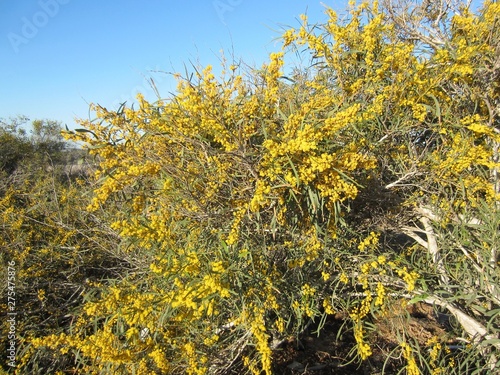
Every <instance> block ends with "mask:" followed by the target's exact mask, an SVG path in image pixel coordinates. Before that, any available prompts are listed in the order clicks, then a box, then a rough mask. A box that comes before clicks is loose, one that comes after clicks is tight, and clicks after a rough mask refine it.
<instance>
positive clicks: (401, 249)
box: [0, 2, 500, 374]
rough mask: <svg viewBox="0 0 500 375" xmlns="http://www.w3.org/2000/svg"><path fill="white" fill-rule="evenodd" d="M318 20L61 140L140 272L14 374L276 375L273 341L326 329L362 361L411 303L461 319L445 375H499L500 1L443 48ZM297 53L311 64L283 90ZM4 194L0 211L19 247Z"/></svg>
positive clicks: (92, 303) (362, 9) (363, 19)
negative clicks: (472, 372) (252, 65)
mask: <svg viewBox="0 0 500 375" xmlns="http://www.w3.org/2000/svg"><path fill="white" fill-rule="evenodd" d="M325 13H326V16H327V17H328V20H327V21H326V22H325V23H324V24H323V25H315V26H311V25H309V24H308V18H307V17H306V16H302V17H301V18H300V20H301V21H300V26H299V27H298V28H297V29H290V30H287V31H285V33H284V34H283V49H282V51H280V52H276V53H272V54H271V55H270V56H269V62H268V63H267V64H264V65H263V66H262V67H261V69H260V70H253V71H250V72H247V73H246V74H245V72H243V71H242V70H241V68H240V67H238V66H236V65H230V66H229V67H228V66H227V64H226V63H225V62H224V63H223V66H222V68H223V71H222V73H221V76H220V77H216V76H215V74H214V73H213V72H214V69H213V68H212V67H211V66H207V67H206V68H204V69H203V68H199V67H194V68H193V69H194V73H193V76H192V78H191V79H186V78H182V77H181V76H176V77H177V79H178V87H177V93H176V94H175V95H173V96H172V97H170V98H168V99H163V100H158V101H157V102H149V101H147V100H145V99H144V97H142V96H141V95H139V96H138V98H137V100H138V106H137V108H133V107H127V106H126V105H125V104H124V105H122V106H121V107H120V108H118V109H116V110H107V109H105V108H103V107H101V106H98V105H95V106H93V107H92V108H93V110H94V112H95V114H96V119H95V120H93V121H81V126H82V129H77V130H75V131H67V132H66V136H67V138H68V139H70V140H73V141H80V142H84V143H85V145H86V147H87V148H88V150H89V153H90V154H91V155H93V156H94V157H95V158H96V160H97V161H98V169H97V171H96V173H95V176H94V177H95V178H94V181H93V183H94V185H93V186H94V194H93V196H92V198H91V199H89V201H88V202H86V203H87V204H86V206H87V207H86V211H83V210H82V211H81V213H82V215H83V214H84V213H83V212H85V215H89V216H88V217H94V216H99V217H101V220H102V223H103V224H102V225H103V227H105V228H107V230H108V231H109V232H108V233H107V234H109V235H111V234H113V235H115V236H117V241H119V243H120V250H123V254H122V256H123V257H124V258H125V259H127V261H128V262H130V261H131V260H134V259H135V260H136V262H137V264H136V265H135V267H131V268H130V270H129V271H128V272H124V273H123V274H121V275H120V277H116V278H113V279H111V280H107V281H106V282H104V283H94V284H91V285H89V286H88V287H87V288H86V289H85V293H84V298H85V301H84V302H83V303H82V304H81V306H79V307H78V311H77V313H75V319H74V321H72V324H70V325H67V326H65V327H64V329H62V330H59V331H58V332H52V331H51V332H46V334H45V333H40V334H38V335H35V334H33V335H31V336H28V337H27V338H26V345H27V347H29V348H28V349H27V350H26V354H25V357H26V360H25V361H26V363H32V362H33V361H35V360H34V359H33V358H36V354H35V353H37V352H42V351H43V350H45V351H46V352H47V353H52V355H54V356H57V355H58V356H61V357H62V358H66V362H65V363H64V364H61V366H60V367H61V368H64V367H65V366H66V367H67V368H69V365H67V362H68V361H69V360H68V358H70V359H77V361H76V363H77V365H76V366H79V367H78V369H79V370H81V371H82V372H83V373H93V374H103V373H109V374H111V373H112V374H128V373H188V374H205V373H207V374H208V373H218V372H222V371H223V369H226V370H227V368H226V367H225V366H232V365H234V366H242V367H244V368H245V369H246V370H247V371H248V372H249V373H254V374H260V373H265V374H271V373H273V371H274V370H275V369H274V368H273V350H274V349H276V348H277V347H278V346H279V343H283V342H284V341H285V340H286V338H287V337H288V336H290V335H292V336H296V335H299V334H300V333H301V332H302V331H303V330H304V327H307V326H309V325H311V324H312V323H314V324H315V325H316V330H317V332H318V333H320V332H321V330H322V328H323V326H324V324H325V321H326V319H327V318H328V317H329V316H333V315H335V314H337V313H339V314H341V316H344V317H345V320H346V322H347V323H348V324H344V325H343V326H342V327H343V329H345V330H348V331H349V332H350V333H352V337H353V340H354V341H353V346H354V348H353V350H352V351H351V353H353V356H354V357H355V360H357V361H364V360H368V359H369V358H370V357H371V356H372V354H373V353H374V351H375V350H376V345H374V343H373V341H372V340H373V339H374V338H373V336H374V335H373V332H374V327H376V326H377V324H379V322H380V320H383V319H384V317H386V316H387V314H388V310H389V309H390V306H394V304H395V303H399V301H401V300H404V301H406V302H405V304H408V305H410V304H412V303H414V302H416V301H420V302H423V303H428V304H433V305H435V306H439V307H440V308H441V309H442V310H443V311H445V312H446V314H449V315H450V316H454V318H456V319H457V320H458V327H460V329H456V330H453V329H450V331H451V332H450V335H452V334H453V335H455V337H457V338H460V339H461V340H462V341H465V340H469V342H470V343H471V349H470V350H469V351H468V352H467V353H468V354H467V355H464V356H461V357H460V356H457V361H456V362H460V363H457V366H456V367H454V368H457V369H464V368H468V367H467V366H469V365H471V366H475V367H474V368H475V369H477V371H478V373H479V372H480V371H482V370H484V369H486V368H487V367H488V366H489V369H491V368H494V367H495V366H497V364H496V363H497V362H495V361H494V359H495V356H494V350H497V349H498V344H496V341H495V340H496V336H495V335H496V334H498V331H499V325H498V322H497V315H498V314H497V313H496V311H497V309H498V307H499V306H500V289H499V287H500V286H499V285H498V276H499V275H498V267H497V264H496V262H497V259H496V258H497V251H498V248H497V247H498V245H497V243H498V234H497V230H498V222H499V221H498V220H499V219H498V218H499V216H498V215H499V213H498V201H499V193H500V189H499V181H498V168H499V159H498V151H499V146H498V145H499V142H500V136H499V132H500V130H499V119H498V102H499V100H500V97H499V95H500V91H499V83H498V82H500V81H499V80H498V77H499V75H498V71H499V68H498V66H497V65H498V63H497V62H498V52H499V50H500V48H499V44H500V43H499V42H498V36H499V35H498V33H499V32H498V29H499V28H498V27H497V26H498V23H499V7H498V4H496V3H490V2H486V3H485V4H484V8H483V9H482V10H481V14H480V15H474V14H473V13H471V12H470V11H468V10H466V9H462V10H457V13H456V14H455V15H453V16H451V13H450V18H448V19H447V18H446V17H442V18H441V22H444V23H445V24H443V25H441V26H443V27H445V26H446V27H445V30H446V32H447V34H446V35H447V38H448V39H447V40H446V43H437V42H436V43H434V42H432V40H431V41H429V39H428V38H427V37H426V35H427V34H425V33H423V34H418V33H417V31H418V30H417V31H415V30H410V31H408V30H405V29H402V28H403V27H404V26H402V25H401V24H400V23H398V22H397V18H394V17H395V16H394V14H393V13H390V12H388V10H387V8H384V7H383V6H379V4H378V2H361V3H360V4H358V5H356V4H355V3H354V2H351V5H350V9H349V15H348V17H347V18H346V19H344V20H339V17H338V16H337V14H336V13H335V12H334V11H333V10H332V9H327V10H326V12H325ZM391 17H393V18H391ZM422 22H423V21H422ZM423 26H424V25H423ZM409 32H410V34H411V33H413V34H411V35H412V37H409V38H406V37H405V35H406V34H407V33H409ZM436 32H437V31H436ZM415 33H417V34H415ZM419 38H420V39H419ZM294 51H295V52H297V51H299V53H300V51H304V53H305V55H304V56H313V57H312V60H311V61H310V65H309V67H308V68H306V69H305V71H303V72H297V73H296V74H295V75H294V76H293V77H291V78H289V80H285V79H283V77H284V75H285V71H286V68H287V65H286V61H287V54H288V53H289V52H294ZM14 194H15V193H14V192H12V191H11V192H6V193H5V194H3V195H2V201H0V204H1V205H2V209H3V211H2V215H3V217H4V220H6V222H9V225H11V228H13V229H12V230H18V229H19V228H21V227H22V226H23V222H22V220H21V221H19V219H17V220H14V211H13V209H12V202H11V200H12V199H13V198H12V197H13V196H14ZM64 194H66V195H65V199H66V200H68V201H70V200H71V194H69V193H68V192H66V193H64ZM68 207H69V206H68ZM92 215H94V216H92ZM64 232H65V233H64V235H63V233H60V237H57V240H58V241H63V242H66V241H68V240H69V239H70V238H72V237H71V236H72V234H68V233H73V232H67V231H64ZM65 236H67V237H65ZM118 238H119V240H118ZM51 241H52V240H51ZM80 241H84V239H80ZM51 243H52V242H51ZM78 244H79V243H78ZM99 244H102V243H101V242H99ZM76 245H77V244H76V243H75V246H76ZM103 246H105V245H104V244H103ZM25 252H29V250H28V251H27V250H23V251H19V254H18V255H17V256H18V257H19V259H22V257H24V256H28V255H25ZM30 272H31V271H30ZM39 289H41V288H39ZM33 294H34V296H35V299H36V300H37V301H39V303H42V302H43V301H45V298H47V296H48V293H47V292H45V294H43V293H42V292H37V290H34V291H33ZM36 296H38V298H36ZM464 316H466V317H467V318H468V319H465V318H464ZM398 334H401V335H402V336H403V337H406V336H407V333H406V332H398ZM276 343H277V344H276ZM432 345H435V344H429V347H430V348H431V349H430V351H428V352H425V353H424V352H422V351H421V350H420V349H419V348H418V346H417V345H416V344H414V343H413V341H411V340H401V341H400V342H397V343H395V347H399V348H400V353H401V361H400V365H401V366H406V367H405V369H406V373H408V374H419V373H421V372H422V371H421V369H420V368H419V366H422V364H423V363H427V364H428V368H429V369H432V370H434V371H439V369H440V368H445V367H446V368H447V369H448V370H449V369H451V368H452V366H451V365H449V363H451V359H449V357H446V358H444V359H443V358H441V357H439V356H440V355H441V351H440V349H439V350H438V349H437V346H432ZM436 345H437V344H436ZM438 352H439V353H438ZM55 353H56V354H57V355H56V354H55ZM471 353H472V354H474V353H476V354H477V353H481V354H482V357H481V358H483V359H481V360H478V361H475V362H474V361H473V360H472V359H471V358H473V357H474V356H473V355H472V354H471ZM492 353H493V354H492ZM490 354H491V356H490ZM488 356H489V357H488ZM486 358H488V359H486ZM458 359H460V361H459V360H458ZM30 361H31V362H30ZM472 363H473V364H472ZM454 365H455V362H454ZM481 366H482V367H481ZM497 367H498V366H497ZM452 371H455V370H452ZM457 371H458V370H457Z"/></svg>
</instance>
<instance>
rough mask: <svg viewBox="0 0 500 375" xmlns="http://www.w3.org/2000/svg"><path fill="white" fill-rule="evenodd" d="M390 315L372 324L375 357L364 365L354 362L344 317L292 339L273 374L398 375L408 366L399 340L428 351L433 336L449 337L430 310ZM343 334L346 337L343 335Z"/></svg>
mask: <svg viewBox="0 0 500 375" xmlns="http://www.w3.org/2000/svg"><path fill="white" fill-rule="evenodd" d="M390 311H391V312H390V313H388V314H386V316H384V317H383V318H381V319H378V320H377V321H372V324H373V327H374V330H373V331H372V332H371V333H370V334H369V335H370V336H369V337H370V342H371V347H372V351H373V354H372V356H371V357H370V358H369V359H367V360H366V361H364V362H363V363H362V364H361V365H359V364H357V363H356V362H353V357H354V355H355V351H354V350H353V348H354V346H355V340H354V337H353V335H352V332H351V331H350V330H349V329H347V328H348V327H346V326H344V327H343V325H344V323H345V320H344V319H343V317H342V316H339V315H337V316H335V317H331V318H330V319H329V320H328V321H327V322H326V323H325V326H324V328H323V330H322V331H321V333H320V335H319V336H318V335H317V333H316V332H315V327H311V328H310V329H309V330H308V331H306V332H304V334H303V335H302V336H301V337H299V338H290V339H289V340H288V341H286V342H285V343H284V344H283V345H282V346H281V347H280V348H279V349H277V350H276V351H275V353H274V358H273V363H274V368H273V372H274V373H275V374H280V375H297V374H304V375H306V374H311V375H327V374H335V375H353V374H362V375H368V374H373V375H375V374H382V372H383V373H384V374H396V373H397V372H398V371H400V370H401V368H402V367H403V366H404V365H405V364H404V362H403V361H402V359H401V357H400V354H399V351H398V350H394V349H397V347H398V344H399V339H398V337H399V338H401V337H402V335H403V333H404V334H405V336H406V337H410V338H411V339H412V340H416V341H417V342H418V344H419V345H420V347H425V346H426V342H427V340H429V339H430V338H431V337H433V336H441V337H442V336H445V335H446V330H445V328H446V324H447V322H446V319H443V317H442V316H440V315H439V314H437V313H436V312H435V311H434V310H433V308H432V307H431V306H427V305H425V304H414V305H411V306H409V307H407V308H403V307H402V306H393V307H392V308H391V309H390ZM340 332H343V333H340Z"/></svg>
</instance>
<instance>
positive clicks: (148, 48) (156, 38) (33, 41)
mask: <svg viewBox="0 0 500 375" xmlns="http://www.w3.org/2000/svg"><path fill="white" fill-rule="evenodd" d="M323 3H326V4H328V5H329V6H332V7H333V8H334V9H337V10H339V11H343V10H344V9H345V7H346V1H343V0H342V1H338V0H337V1H328V0H326V1H323ZM321 4H322V3H321V2H320V1H319V0H272V1H271V0H267V1H266V0H198V1H195V0H191V1H188V0H142V1H139V0H121V1H97V0H86V1H84V0H22V1H20V0H1V1H0V118H3V119H8V118H9V117H14V116H17V115H26V116H28V117H29V118H30V119H31V120H34V119H52V120H58V121H61V122H62V123H63V124H67V125H68V127H70V128H74V127H75V123H74V118H75V117H78V118H89V116H90V118H91V117H92V114H89V110H88V104H89V103H91V102H93V103H99V104H101V105H103V106H105V107H107V108H112V107H114V106H117V105H118V103H120V102H123V101H128V102H130V101H131V100H133V98H134V97H135V94H136V93H137V92H138V91H141V92H143V93H144V94H145V96H146V98H149V99H154V93H153V91H152V89H151V88H150V86H149V85H148V84H147V82H146V77H152V78H153V79H154V80H155V82H156V84H157V86H158V88H159V91H160V94H161V95H162V96H164V97H167V96H168V94H169V92H172V91H173V90H175V80H174V79H173V78H172V77H171V76H169V75H167V74H164V73H159V72H183V71H184V64H186V65H187V66H188V68H189V66H190V64H191V63H194V64H200V65H201V66H206V65H208V64H212V65H214V66H216V65H217V64H218V62H219V59H220V56H221V55H220V51H221V50H224V51H225V55H226V56H227V57H228V58H230V56H231V55H232V54H234V56H235V58H236V59H240V58H241V59H242V60H243V62H245V63H246V64H249V65H251V66H257V67H259V66H261V64H262V63H263V62H264V61H266V60H267V56H268V54H269V53H271V52H273V51H277V50H279V49H280V44H279V42H277V41H276V38H277V37H279V35H280V34H281V32H282V31H283V27H285V26H286V25H288V26H292V27H297V26H298V25H299V22H298V16H299V15H300V14H302V13H307V14H308V15H309V17H310V19H311V21H314V22H315V21H319V22H320V21H324V20H325V19H326V16H325V15H324V14H323V11H324V6H323V5H321ZM158 71H159V72H158Z"/></svg>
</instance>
